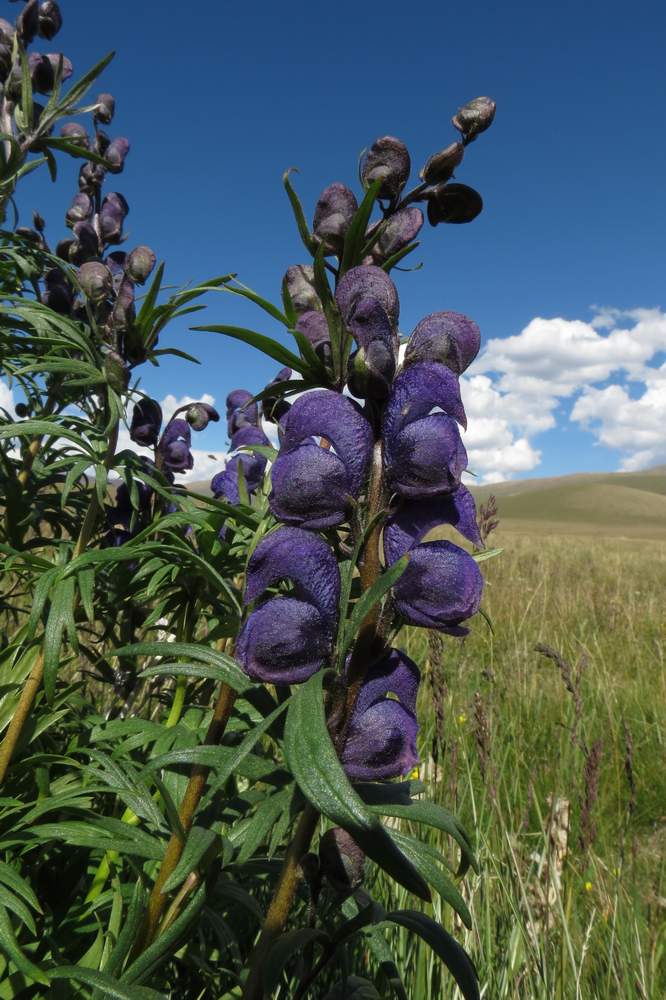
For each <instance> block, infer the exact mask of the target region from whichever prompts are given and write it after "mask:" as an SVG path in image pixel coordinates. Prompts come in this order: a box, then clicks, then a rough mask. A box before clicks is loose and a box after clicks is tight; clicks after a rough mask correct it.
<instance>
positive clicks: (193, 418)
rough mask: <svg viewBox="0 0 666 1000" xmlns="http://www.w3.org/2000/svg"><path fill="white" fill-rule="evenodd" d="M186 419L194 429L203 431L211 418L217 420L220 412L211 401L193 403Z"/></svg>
mask: <svg viewBox="0 0 666 1000" xmlns="http://www.w3.org/2000/svg"><path fill="white" fill-rule="evenodd" d="M185 419H186V420H187V422H188V424H189V425H190V427H191V428H192V430H193V431H203V430H205V429H206V427H208V424H209V423H210V421H211V420H212V421H213V422H217V421H218V420H219V419H220V414H219V413H218V412H217V410H216V409H215V407H214V406H211V405H210V404H209V403H193V404H192V406H190V408H189V410H188V411H187V413H186V414H185Z"/></svg>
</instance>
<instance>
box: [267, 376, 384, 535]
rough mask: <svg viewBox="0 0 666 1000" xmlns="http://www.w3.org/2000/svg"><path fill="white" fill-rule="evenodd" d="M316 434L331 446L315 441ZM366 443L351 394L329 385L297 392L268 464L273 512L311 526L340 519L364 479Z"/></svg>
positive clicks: (368, 435) (369, 441)
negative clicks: (275, 452)
mask: <svg viewBox="0 0 666 1000" xmlns="http://www.w3.org/2000/svg"><path fill="white" fill-rule="evenodd" d="M319 437H321V438H324V439H325V440H326V441H327V442H329V443H330V445H331V447H330V448H323V447H321V446H320V445H319V444H318V443H317V441H316V440H315V438H319ZM372 446H373V436H372V428H371V427H370V424H369V423H368V421H367V419H366V417H365V416H364V415H363V413H362V412H361V410H360V408H359V407H358V405H357V404H356V403H354V402H353V401H352V400H351V399H349V398H348V397H346V396H341V395H340V394H339V393H337V392H333V391H332V390H331V389H320V390H317V391H315V392H308V393H306V395H304V396H300V397H299V398H298V399H297V400H296V402H295V403H294V405H293V406H292V408H291V410H290V411H289V413H288V414H287V417H286V419H285V421H284V433H283V439H282V445H281V448H280V454H279V455H278V457H277V459H276V461H275V464H274V466H273V471H272V484H273V489H272V492H271V495H270V497H269V502H270V507H271V510H272V511H273V513H274V514H275V516H276V517H277V518H279V519H280V520H281V521H285V522H286V523H287V524H297V525H300V526H302V527H304V528H310V529H312V530H318V529H320V528H328V527H331V526H333V525H335V524H340V523H341V522H342V521H344V520H345V518H346V516H347V510H348V507H349V502H350V498H354V499H356V498H357V497H358V496H359V494H360V493H361V490H362V489H363V486H364V485H365V481H366V479H367V476H368V472H369V468H370V460H371V457H372Z"/></svg>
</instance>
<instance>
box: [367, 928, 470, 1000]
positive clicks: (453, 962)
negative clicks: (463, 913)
mask: <svg viewBox="0 0 666 1000" xmlns="http://www.w3.org/2000/svg"><path fill="white" fill-rule="evenodd" d="M386 919H387V920H390V921H391V922H392V923H394V924H399V925H400V926H401V927H406V928H407V930H408V931H412V932H413V933H414V934H418V935H419V937H421V938H423V940H424V941H425V942H426V944H429V945H430V947H431V948H432V950H433V951H434V952H435V954H436V955H438V956H439V958H440V959H441V960H442V962H443V963H444V965H445V966H446V967H447V969H448V970H449V971H450V972H451V974H452V976H453V978H454V979H455V981H456V982H457V984H458V986H459V987H460V991H461V993H462V995H463V997H464V998H465V1000H480V997H481V994H480V993H479V983H478V977H477V974H476V969H475V968H474V965H473V963H472V960H471V958H470V957H469V955H468V954H467V952H466V951H465V949H464V948H463V947H461V945H459V944H458V942H457V941H456V939H455V938H454V937H452V936H451V935H450V934H449V933H448V931H445V930H444V928H443V927H440V925H439V924H438V923H436V922H435V921H434V920H432V919H431V918H430V917H427V916H426V915H425V913H418V912H417V911H416V910H394V911H393V912H392V913H387V914H386Z"/></svg>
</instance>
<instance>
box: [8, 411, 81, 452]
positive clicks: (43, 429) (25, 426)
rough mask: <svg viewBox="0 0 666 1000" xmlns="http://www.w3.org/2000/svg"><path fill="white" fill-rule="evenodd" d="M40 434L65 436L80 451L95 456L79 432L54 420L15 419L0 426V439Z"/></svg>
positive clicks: (57, 436) (54, 436)
mask: <svg viewBox="0 0 666 1000" xmlns="http://www.w3.org/2000/svg"><path fill="white" fill-rule="evenodd" d="M42 435H44V436H46V435H48V436H49V437H53V438H66V439H67V440H68V441H73V442H74V443H75V444H77V445H78V446H79V448H81V450H82V451H85V452H87V453H88V454H89V455H90V456H91V457H93V458H94V457H95V455H94V452H92V451H91V450H90V448H89V447H88V445H87V442H85V441H83V439H82V438H81V435H80V434H77V433H76V431H72V430H70V429H69V427H63V426H62V425H61V424H59V423H57V422H56V421H55V420H17V421H15V422H13V423H11V424H3V426H2V427H0V440H1V439H2V438H11V437H40V436H42Z"/></svg>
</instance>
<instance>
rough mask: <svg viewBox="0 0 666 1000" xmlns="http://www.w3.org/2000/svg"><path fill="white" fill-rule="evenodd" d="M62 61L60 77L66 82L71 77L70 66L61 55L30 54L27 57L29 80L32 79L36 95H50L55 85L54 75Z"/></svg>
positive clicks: (50, 53) (53, 53)
mask: <svg viewBox="0 0 666 1000" xmlns="http://www.w3.org/2000/svg"><path fill="white" fill-rule="evenodd" d="M61 61H62V77H61V79H63V80H68V79H69V78H70V76H71V75H72V64H71V62H70V61H69V59H68V58H67V56H63V55H62V53H56V52H49V53H47V54H46V55H41V54H38V53H36V52H31V53H30V55H29V56H28V65H29V67H30V78H31V79H32V86H33V90H35V91H36V92H37V93H38V94H50V93H51V91H52V90H53V86H54V84H55V79H56V74H57V72H58V68H59V66H60V63H61Z"/></svg>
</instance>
